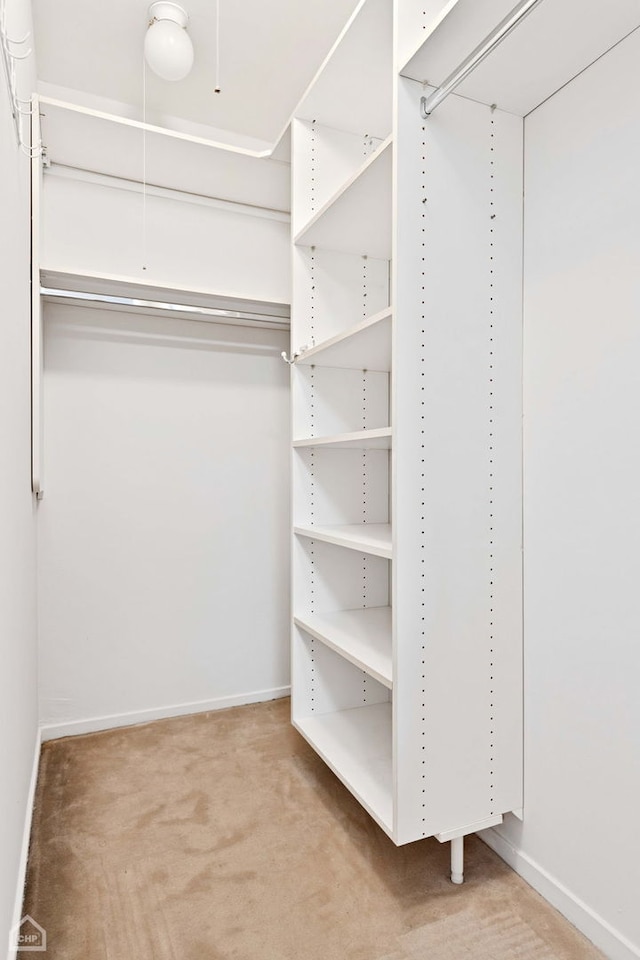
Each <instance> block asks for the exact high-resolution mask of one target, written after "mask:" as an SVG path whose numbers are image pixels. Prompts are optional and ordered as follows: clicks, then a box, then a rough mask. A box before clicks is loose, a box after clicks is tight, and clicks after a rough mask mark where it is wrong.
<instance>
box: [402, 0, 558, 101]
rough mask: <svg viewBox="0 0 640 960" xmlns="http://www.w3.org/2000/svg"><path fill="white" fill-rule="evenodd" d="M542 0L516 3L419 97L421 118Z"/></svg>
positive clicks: (460, 81)
mask: <svg viewBox="0 0 640 960" xmlns="http://www.w3.org/2000/svg"><path fill="white" fill-rule="evenodd" d="M541 2H542V0H521V2H520V3H518V4H516V6H515V7H514V8H513V10H512V11H511V13H509V14H508V15H507V16H506V17H505V18H504V20H503V21H502V22H501V23H499V24H498V26H497V27H496V28H495V30H493V31H492V32H491V33H490V34H489V35H488V36H487V37H485V38H484V40H483V41H482V43H481V44H479V46H477V47H476V48H475V50H474V51H473V53H470V54H469V56H468V57H467V59H466V60H463V61H462V63H461V64H460V66H459V67H457V68H456V69H455V70H454V71H453V73H452V74H450V75H449V76H448V77H447V79H446V80H445V81H444V83H443V84H441V86H439V87H438V89H437V90H434V91H433V93H432V94H430V95H429V96H428V97H421V99H420V114H421V116H422V119H423V120H428V119H429V117H430V116H431V114H432V113H433V111H434V110H435V109H436V107H437V106H439V105H440V104H441V103H442V101H443V100H445V99H446V98H447V97H448V96H449V94H450V93H452V92H453V91H454V90H455V88H456V87H457V86H458V84H459V83H462V81H463V80H465V79H466V78H467V77H468V76H469V74H470V73H472V72H473V71H474V70H475V68H476V67H477V66H478V65H479V64H480V63H482V61H483V60H484V59H485V57H488V56H489V54H490V53H492V52H493V51H494V50H495V48H496V47H497V46H498V44H500V43H502V41H503V40H504V39H505V37H508V36H509V34H510V33H511V31H512V30H515V28H516V27H517V26H519V24H521V23H522V21H523V20H524V18H525V17H527V16H528V15H529V14H530V13H531V11H532V10H533V9H534V7H537V6H538V4H539V3H541Z"/></svg>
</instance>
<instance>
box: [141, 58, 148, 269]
mask: <svg viewBox="0 0 640 960" xmlns="http://www.w3.org/2000/svg"><path fill="white" fill-rule="evenodd" d="M142 123H143V127H142V269H143V270H146V269H147V62H146V60H145V58H144V54H143V56H142Z"/></svg>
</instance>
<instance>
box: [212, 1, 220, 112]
mask: <svg viewBox="0 0 640 960" xmlns="http://www.w3.org/2000/svg"><path fill="white" fill-rule="evenodd" d="M213 92H214V93H220V0H216V85H215V87H214V89H213Z"/></svg>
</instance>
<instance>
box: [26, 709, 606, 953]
mask: <svg viewBox="0 0 640 960" xmlns="http://www.w3.org/2000/svg"><path fill="white" fill-rule="evenodd" d="M288 711H289V701H288V700H281V701H275V702H272V703H266V704H258V705H256V706H250V707H239V708H237V709H234V710H225V711H221V712H219V713H210V714H200V715H198V716H193V717H183V718H178V719H174V720H164V721H160V722H157V723H152V724H146V725H144V726H139V727H130V728H126V729H121V730H113V731H108V732H106V733H100V734H92V735H89V736H85V737H75V738H69V739H66V740H58V741H54V742H51V743H47V744H45V746H44V747H43V753H42V764H41V772H40V780H39V784H38V795H37V804H36V813H35V820H34V829H33V836H32V847H31V857H30V864H29V874H28V887H27V897H26V905H25V912H27V913H29V914H30V915H31V916H32V917H34V919H35V920H37V921H38V922H39V923H40V924H41V925H42V926H44V927H45V928H46V930H47V933H48V950H47V954H46V956H47V957H48V958H49V960H342V958H349V960H471V958H473V960H597V958H601V956H602V955H601V954H600V953H599V952H598V951H597V950H595V948H594V947H593V946H591V944H589V943H588V941H587V940H585V939H584V938H583V937H582V936H581V935H580V934H579V933H578V932H577V931H576V930H574V928H573V927H571V926H570V924H568V923H567V922H566V921H565V920H563V918H562V917H560V915H559V914H557V913H556V912H555V911H554V910H553V909H552V908H551V907H549V906H548V905H547V904H546V903H545V902H544V901H543V900H542V899H541V898H540V897H538V895H537V894H536V893H534V892H533V891H532V890H531V889H530V888H529V887H527V886H526V884H525V883H524V882H523V881H521V880H520V879H519V877H517V876H516V875H515V874H514V873H512V871H511V870H509V869H508V867H506V866H505V865H504V864H503V863H502V862H501V861H500V860H499V859H498V858H497V857H496V856H495V854H493V853H492V852H491V851H490V850H489V849H488V848H487V847H486V846H485V845H484V844H483V843H481V842H480V841H479V840H478V839H477V838H475V837H472V838H470V839H468V841H467V859H466V882H465V884H464V885H463V886H462V887H455V886H453V885H452V884H451V883H450V882H449V880H448V858H449V848H448V845H447V844H443V845H440V844H438V843H437V842H436V841H435V840H433V841H432V840H428V841H423V842H421V843H414V844H411V845H409V846H407V847H401V848H397V847H394V845H393V844H392V843H391V841H390V840H388V839H387V837H386V836H385V835H384V834H383V833H382V832H381V831H380V830H379V829H378V827H377V826H376V825H375V824H374V823H373V822H372V821H371V819H370V818H369V817H368V816H367V814H366V813H364V812H363V811H362V809H361V808H360V806H359V805H358V803H356V801H355V800H353V798H352V797H351V795H350V794H349V793H348V792H347V791H346V790H345V789H344V787H343V786H342V785H341V784H340V783H339V782H338V781H337V780H336V779H335V777H334V776H333V775H332V774H331V773H330V772H329V771H328V770H327V768H326V767H325V766H324V764H323V763H322V762H321V761H320V760H319V759H318V758H317V757H316V756H315V754H314V753H313V751H312V750H311V749H310V748H309V747H307V745H306V744H305V743H304V741H303V740H302V739H301V738H300V737H299V736H298V735H297V734H296V733H295V732H294V731H293V730H292V729H291V727H290V726H289V723H288ZM25 956H26V955H25Z"/></svg>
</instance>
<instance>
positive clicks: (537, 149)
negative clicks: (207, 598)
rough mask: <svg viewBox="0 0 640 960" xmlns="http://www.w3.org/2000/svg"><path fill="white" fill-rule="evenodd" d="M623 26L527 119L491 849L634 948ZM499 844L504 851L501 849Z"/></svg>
mask: <svg viewBox="0 0 640 960" xmlns="http://www.w3.org/2000/svg"><path fill="white" fill-rule="evenodd" d="M639 58H640V35H638V34H637V33H636V34H634V35H632V36H631V37H629V38H628V39H627V40H625V41H623V42H622V43H621V44H620V45H619V46H617V47H616V48H615V49H614V50H613V51H611V52H610V53H609V54H608V55H607V56H605V57H604V58H603V59H601V60H599V61H598V62H597V63H596V64H595V65H594V66H592V67H591V68H590V69H589V70H587V71H586V72H585V73H583V74H582V75H580V76H579V77H578V78H577V79H576V80H574V81H573V82H572V83H571V84H570V85H569V86H567V87H565V88H564V89H562V90H561V91H560V92H559V93H557V94H556V95H555V96H554V97H553V98H552V99H551V100H549V101H548V102H547V103H545V104H544V105H543V106H541V107H540V108H538V109H537V110H536V111H535V112H534V113H533V114H532V115H531V116H530V117H529V118H528V119H527V120H526V184H525V198H526V200H525V225H526V226H525V230H526V236H525V280H526V283H525V286H526V296H525V398H524V399H525V404H524V407H525V651H526V653H525V656H526V671H525V704H526V712H525V713H526V715H525V726H526V737H525V819H524V823H523V824H519V823H518V822H517V821H515V820H512V821H511V822H510V823H509V824H506V825H505V826H504V827H503V828H502V829H501V830H499V831H498V833H499V834H500V835H501V836H502V837H504V838H506V840H507V841H508V844H510V845H511V848H513V849H511V848H510V847H508V846H507V845H505V844H504V843H501V842H500V841H499V840H498V841H496V838H495V836H494V838H493V842H494V844H495V843H496V842H497V843H498V849H499V850H500V851H501V852H502V853H503V854H505V855H506V856H507V858H508V859H509V860H510V861H511V862H512V863H513V864H514V865H515V866H516V867H517V868H518V869H520V870H521V871H522V872H523V874H524V875H525V877H527V878H528V879H529V880H531V882H533V883H534V885H536V886H537V887H538V888H539V889H540V890H541V891H542V892H543V893H544V894H545V895H546V896H548V897H549V898H550V899H551V900H552V902H554V903H555V904H556V905H557V906H559V907H560V909H562V910H563V912H565V913H566V914H567V915H568V916H570V917H571V918H572V919H574V921H575V922H576V923H577V924H578V926H580V927H581V928H582V929H583V930H585V932H587V933H588V934H589V935H590V936H591V937H592V938H593V939H594V940H595V941H596V942H597V943H598V945H600V946H601V947H602V948H603V949H604V950H605V952H606V953H607V955H608V956H610V957H613V958H621V960H622V958H625V960H626V958H629V957H632V956H633V957H638V956H640V910H639V909H638V896H639V894H640V856H639V853H640V818H639V817H638V807H639V803H640V696H639V693H638V688H639V683H638V680H639V677H640V642H639V638H640V628H639V625H640V590H639V585H638V580H639V575H640V565H639V563H638V543H639V542H640V493H639V491H640V448H639V446H638V444H639V437H640V375H639V370H640V323H639V318H640V269H639V264H640V228H639V224H640V179H639V177H638V171H639V170H640V113H639V111H638V91H637V83H634V82H633V78H634V77H637V72H638V71H637V64H638V62H639ZM514 851H515V852H514Z"/></svg>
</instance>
